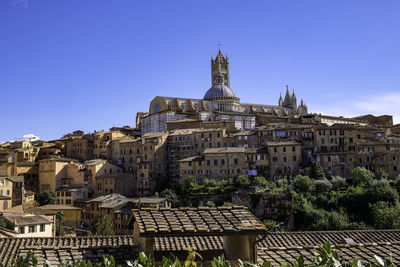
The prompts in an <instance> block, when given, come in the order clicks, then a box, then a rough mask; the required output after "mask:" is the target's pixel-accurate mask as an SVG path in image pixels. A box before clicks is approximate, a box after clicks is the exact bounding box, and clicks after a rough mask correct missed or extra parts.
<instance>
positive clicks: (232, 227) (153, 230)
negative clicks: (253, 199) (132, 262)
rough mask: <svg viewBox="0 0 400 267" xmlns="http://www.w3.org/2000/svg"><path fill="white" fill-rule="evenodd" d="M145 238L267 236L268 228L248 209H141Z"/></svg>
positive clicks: (139, 215) (138, 219)
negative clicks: (232, 235) (265, 234)
mask: <svg viewBox="0 0 400 267" xmlns="http://www.w3.org/2000/svg"><path fill="white" fill-rule="evenodd" d="M133 216H134V220H135V221H136V222H137V223H138V227H139V231H140V235H141V236H155V237H160V236H178V235H182V236H194V235H196V236H200V235H231V234H263V233H266V231H267V229H266V227H265V226H264V225H263V224H262V223H261V222H260V221H259V220H258V219H257V218H256V217H255V216H254V215H253V214H252V213H251V212H250V211H249V210H248V209H247V208H245V207H240V206H235V207H218V208H209V207H200V208H179V209H176V208H175V209H172V208H171V209H170V208H163V209H158V210H151V209H140V210H134V211H133Z"/></svg>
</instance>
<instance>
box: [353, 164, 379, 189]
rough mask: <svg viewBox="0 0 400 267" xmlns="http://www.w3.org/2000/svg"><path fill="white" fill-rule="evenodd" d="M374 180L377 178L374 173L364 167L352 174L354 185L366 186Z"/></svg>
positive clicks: (354, 170)
mask: <svg viewBox="0 0 400 267" xmlns="http://www.w3.org/2000/svg"><path fill="white" fill-rule="evenodd" d="M374 178H375V175H374V173H373V172H371V171H369V170H367V169H366V168H364V167H357V168H354V169H353V171H352V173H351V180H352V183H353V184H354V185H360V186H366V185H368V184H369V183H370V182H371V181H372V180H373V179H374Z"/></svg>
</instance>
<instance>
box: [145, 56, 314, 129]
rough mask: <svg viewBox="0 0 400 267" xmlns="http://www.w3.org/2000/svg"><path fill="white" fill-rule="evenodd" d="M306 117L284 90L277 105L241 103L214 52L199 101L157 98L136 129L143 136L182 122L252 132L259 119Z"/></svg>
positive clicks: (225, 62) (224, 62)
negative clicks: (216, 124) (211, 123)
mask: <svg viewBox="0 0 400 267" xmlns="http://www.w3.org/2000/svg"><path fill="white" fill-rule="evenodd" d="M307 113H308V108H307V106H306V105H305V103H304V101H303V100H301V103H300V105H297V98H296V95H295V94H294V92H293V93H292V94H290V93H289V89H288V87H286V95H285V98H284V99H282V97H280V98H279V101H278V105H260V104H246V103H241V102H240V98H239V97H237V96H236V95H235V93H234V92H233V90H232V89H231V87H230V76H229V58H228V56H226V57H224V56H223V55H222V53H221V51H218V55H217V56H216V58H215V60H214V59H213V58H211V88H210V89H208V90H207V92H206V93H205V94H204V97H203V98H202V99H194V98H193V99H192V98H190V99H189V98H179V97H162V96H157V97H155V98H154V99H153V100H152V101H151V103H150V108H149V113H148V114H147V115H144V116H142V117H140V125H141V130H142V133H143V134H144V133H148V132H162V131H166V130H167V124H168V123H171V122H173V121H179V120H186V119H194V120H197V121H201V122H205V121H233V122H234V126H235V128H237V129H252V128H254V127H255V126H256V125H257V121H256V119H257V118H258V117H259V116H260V115H265V116H270V117H277V118H289V117H297V116H300V115H304V114H307Z"/></svg>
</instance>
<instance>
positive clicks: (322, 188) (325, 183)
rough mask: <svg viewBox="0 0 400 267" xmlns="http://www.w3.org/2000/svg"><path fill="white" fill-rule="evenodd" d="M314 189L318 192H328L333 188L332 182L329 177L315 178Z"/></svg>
mask: <svg viewBox="0 0 400 267" xmlns="http://www.w3.org/2000/svg"><path fill="white" fill-rule="evenodd" d="M314 189H315V191H317V192H328V191H330V190H331V189H332V184H331V182H329V180H328V179H323V180H315V181H314Z"/></svg>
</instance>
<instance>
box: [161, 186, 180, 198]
mask: <svg viewBox="0 0 400 267" xmlns="http://www.w3.org/2000/svg"><path fill="white" fill-rule="evenodd" d="M160 195H161V196H162V197H166V198H169V199H171V200H176V199H178V196H177V195H176V192H175V190H174V189H172V188H166V189H164V191H162V192H161V194H160Z"/></svg>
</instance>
